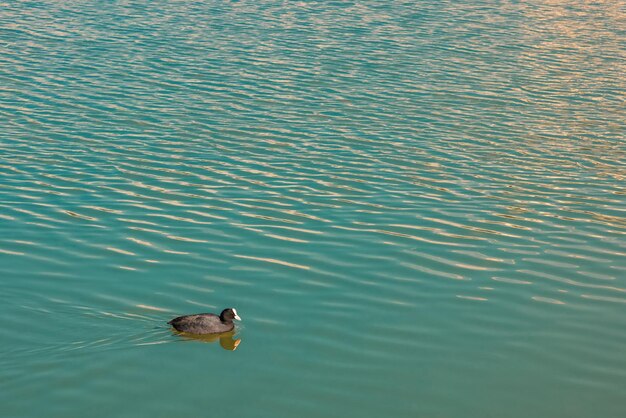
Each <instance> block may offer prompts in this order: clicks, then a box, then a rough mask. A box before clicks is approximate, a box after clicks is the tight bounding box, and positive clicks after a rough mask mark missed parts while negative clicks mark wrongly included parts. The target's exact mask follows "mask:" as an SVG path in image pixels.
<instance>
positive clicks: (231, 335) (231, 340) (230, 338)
mask: <svg viewBox="0 0 626 418" xmlns="http://www.w3.org/2000/svg"><path fill="white" fill-rule="evenodd" d="M172 334H175V335H178V336H180V337H182V338H183V339H185V340H187V341H191V340H195V341H202V342H205V343H214V342H216V341H219V343H220V345H221V346H222V348H223V349H224V350H229V351H235V350H236V349H237V347H239V344H241V338H235V331H229V332H224V333H222V334H190V333H188V332H180V331H176V330H174V329H172Z"/></svg>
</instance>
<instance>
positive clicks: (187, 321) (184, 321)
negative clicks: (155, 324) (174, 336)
mask: <svg viewBox="0 0 626 418" xmlns="http://www.w3.org/2000/svg"><path fill="white" fill-rule="evenodd" d="M233 319H236V320H238V321H241V318H240V317H239V315H237V311H236V310H235V308H226V309H224V310H223V311H222V313H221V314H220V315H219V316H218V315H215V314H212V313H201V314H195V315H184V316H179V317H178V318H174V319H172V320H171V321H169V322H168V324H170V325H171V326H173V327H174V328H175V329H176V331H181V332H187V333H189V334H219V333H221V332H228V331H232V330H233V329H234V328H235V324H233Z"/></svg>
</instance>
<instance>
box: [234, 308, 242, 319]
mask: <svg viewBox="0 0 626 418" xmlns="http://www.w3.org/2000/svg"><path fill="white" fill-rule="evenodd" d="M233 313H234V314H235V319H236V320H237V321H241V318H240V317H239V315H237V311H236V310H234V309H233Z"/></svg>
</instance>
